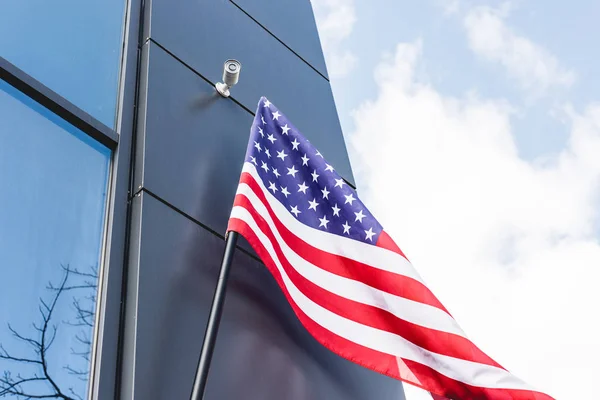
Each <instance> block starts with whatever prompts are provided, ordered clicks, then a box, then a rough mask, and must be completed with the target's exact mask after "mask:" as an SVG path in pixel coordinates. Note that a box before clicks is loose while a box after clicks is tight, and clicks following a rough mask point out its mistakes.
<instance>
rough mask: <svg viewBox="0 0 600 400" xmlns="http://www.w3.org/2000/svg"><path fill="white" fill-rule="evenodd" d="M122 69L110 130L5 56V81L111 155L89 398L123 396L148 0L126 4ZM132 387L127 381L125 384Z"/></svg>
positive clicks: (0, 64)
mask: <svg viewBox="0 0 600 400" xmlns="http://www.w3.org/2000/svg"><path fill="white" fill-rule="evenodd" d="M124 1H125V12H124V16H123V29H122V32H123V36H122V39H123V40H122V47H121V69H120V71H119V84H118V92H117V96H118V97H117V109H116V124H115V128H114V129H113V128H110V127H108V126H107V125H105V124H104V123H102V122H100V121H99V120H97V119H96V118H94V117H93V116H91V115H90V114H89V113H87V112H85V111H83V110H82V109H81V108H79V107H77V106H76V105H75V104H73V103H71V102H70V101H68V100H67V99H65V98H64V97H62V96H61V95H59V94H58V93H56V92H55V91H53V90H51V89H50V88H48V87H47V86H45V85H44V84H42V83H41V82H39V81H38V80H36V79H34V78H33V77H32V76H30V75H29V74H27V73H26V72H24V71H23V70H21V69H20V68H18V67H16V66H15V65H14V64H12V63H11V62H9V61H8V60H6V59H5V58H3V57H2V56H0V80H3V81H5V82H7V83H8V84H9V85H11V86H12V87H14V88H15V89H17V90H19V91H20V92H22V93H23V94H25V95H26V96H28V97H30V98H31V99H33V100H34V101H36V102H37V103H39V104H40V105H41V106H43V107H45V108H46V109H48V110H49V111H51V112H53V113H54V114H56V115H57V116H59V117H61V118H62V119H64V120H65V121H66V122H68V123H70V124H71V125H73V126H75V127H76V128H78V129H79V130H81V131H82V132H83V133H85V134H87V135H88V136H90V137H91V138H92V139H94V140H96V141H97V142H99V143H101V144H103V145H104V146H106V147H107V148H109V149H110V151H111V158H110V164H109V173H108V184H107V200H106V204H105V207H106V208H105V219H104V232H103V234H102V244H101V251H102V253H101V257H100V268H99V280H98V292H97V299H98V301H97V303H96V315H95V323H94V330H93V342H92V343H93V344H92V349H91V352H92V357H91V360H90V374H89V382H88V392H87V395H86V397H87V399H92V400H96V399H109V398H114V399H118V398H120V395H119V394H120V392H121V388H120V386H121V383H122V382H121V379H120V377H121V371H122V369H123V363H124V362H125V363H128V362H132V360H130V361H128V360H122V354H123V352H122V347H123V343H124V342H123V337H124V336H125V332H124V329H126V325H125V324H124V321H123V319H124V315H125V314H124V304H125V300H126V299H125V294H126V288H127V280H126V277H127V270H126V265H127V257H128V254H127V244H128V227H129V224H130V219H131V217H130V200H131V198H132V195H133V194H134V190H133V188H132V187H131V185H132V179H131V165H132V164H131V160H132V149H133V136H134V130H135V129H136V127H135V120H136V105H137V101H136V99H137V92H138V69H139V66H140V57H141V50H140V49H141V40H142V36H141V31H140V25H141V18H142V12H141V11H142V2H143V0H124ZM123 383H124V384H125V385H127V383H126V382H123Z"/></svg>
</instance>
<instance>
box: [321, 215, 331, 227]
mask: <svg viewBox="0 0 600 400" xmlns="http://www.w3.org/2000/svg"><path fill="white" fill-rule="evenodd" d="M319 221H321V223H320V224H319V228H320V227H325V229H327V224H328V223H329V221H328V220H327V215H323V218H319Z"/></svg>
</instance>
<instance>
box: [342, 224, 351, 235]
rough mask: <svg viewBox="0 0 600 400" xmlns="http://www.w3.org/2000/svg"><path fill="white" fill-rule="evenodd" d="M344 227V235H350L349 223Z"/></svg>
mask: <svg viewBox="0 0 600 400" xmlns="http://www.w3.org/2000/svg"><path fill="white" fill-rule="evenodd" d="M342 226H343V227H344V233H347V234H348V235H349V234H350V225H348V221H346V223H345V224H343V225H342Z"/></svg>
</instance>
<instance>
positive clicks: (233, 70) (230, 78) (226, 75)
mask: <svg viewBox="0 0 600 400" xmlns="http://www.w3.org/2000/svg"><path fill="white" fill-rule="evenodd" d="M241 69H242V64H241V63H240V62H239V61H238V60H227V61H225V65H223V82H218V83H216V84H215V88H216V89H217V92H219V94H220V95H221V96H223V97H229V89H230V88H231V87H232V86H233V85H235V84H236V83H238V80H239V79H240V71H241Z"/></svg>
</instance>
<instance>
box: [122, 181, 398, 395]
mask: <svg viewBox="0 0 600 400" xmlns="http://www.w3.org/2000/svg"><path fill="white" fill-rule="evenodd" d="M133 208H134V217H135V218H134V221H133V225H134V226H135V227H136V228H135V229H133V231H132V235H133V236H132V243H134V246H136V245H137V244H139V251H138V252H136V253H135V256H134V257H132V260H131V265H130V268H131V269H132V270H133V271H137V275H136V274H134V275H133V277H134V278H136V279H135V281H134V282H135V283H137V290H134V291H131V292H130V293H132V294H133V293H137V298H136V299H131V301H130V303H129V304H130V305H131V306H132V305H135V310H131V309H130V310H129V311H130V312H129V313H128V316H129V317H130V319H128V321H130V322H132V321H135V323H134V324H135V341H134V344H135V358H136V360H135V364H134V366H135V373H134V377H135V378H134V379H135V381H134V394H135V396H134V398H136V399H144V400H152V399H165V400H172V399H187V398H189V395H190V393H191V388H192V383H193V377H194V372H195V367H196V364H197V361H198V356H199V353H200V347H201V342H202V337H203V334H204V328H205V324H206V320H207V318H208V310H209V305H210V301H211V299H212V294H213V290H214V285H215V281H216V277H217V273H218V266H219V264H220V259H221V256H222V252H223V244H224V243H223V240H222V239H221V238H220V237H217V236H215V235H213V234H212V233H210V232H209V231H207V230H205V229H203V228H202V227H200V226H199V225H197V224H196V223H194V222H193V221H191V220H190V219H188V218H186V217H184V216H183V215H181V214H179V213H177V212H176V211H174V210H173V209H171V208H169V207H168V206H166V205H165V204H163V203H161V202H160V201H158V200H156V199H155V198H153V197H152V196H150V195H149V194H147V193H144V192H142V194H141V196H140V197H136V198H135V200H134V204H133ZM135 210H137V211H135ZM374 397H376V398H378V399H394V400H399V399H403V398H404V396H403V391H402V386H401V384H400V383H399V382H398V381H395V380H392V379H390V378H387V377H385V376H382V375H379V374H376V373H374V372H371V371H369V370H366V369H364V368H362V367H359V366H358V365H355V364H353V363H350V362H348V361H346V360H344V359H342V358H340V357H338V356H336V355H334V354H333V353H331V352H329V351H328V350H326V349H325V348H324V347H322V346H321V345H320V344H318V343H317V342H316V341H315V340H314V339H313V338H312V336H310V334H309V333H308V332H307V331H306V330H305V329H304V328H303V327H302V326H301V324H300V323H299V322H298V319H297V318H296V316H295V315H294V313H293V311H292V309H291V307H290V306H289V304H288V303H287V301H286V299H285V297H284V296H283V294H282V293H281V291H280V289H279V287H278V286H277V284H276V282H275V280H274V279H273V278H272V277H271V276H270V274H269V272H268V271H267V270H266V268H265V267H264V266H262V264H260V263H259V262H258V261H256V260H255V259H253V258H252V257H250V256H248V255H247V254H245V253H243V252H242V251H239V250H238V252H237V253H236V255H235V258H234V264H233V266H232V271H231V278H230V281H229V284H228V292H227V300H226V304H225V310H224V314H223V320H222V324H221V329H220V333H219V337H218V340H217V347H216V351H215V355H214V358H213V364H212V367H211V373H210V378H209V383H208V388H207V399H214V400H221V399H248V400H253V399H256V400H271V399H273V400H280V399H298V400H301V399H302V400H304V399H306V400H308V399H311V400H313V399H327V400H337V399H339V400H342V399H344V400H362V399H365V400H366V399H372V398H374Z"/></svg>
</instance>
